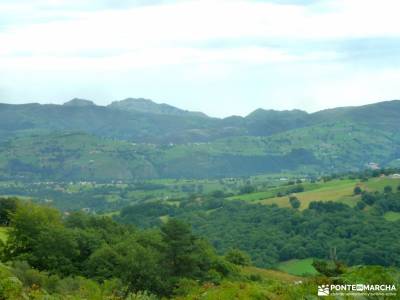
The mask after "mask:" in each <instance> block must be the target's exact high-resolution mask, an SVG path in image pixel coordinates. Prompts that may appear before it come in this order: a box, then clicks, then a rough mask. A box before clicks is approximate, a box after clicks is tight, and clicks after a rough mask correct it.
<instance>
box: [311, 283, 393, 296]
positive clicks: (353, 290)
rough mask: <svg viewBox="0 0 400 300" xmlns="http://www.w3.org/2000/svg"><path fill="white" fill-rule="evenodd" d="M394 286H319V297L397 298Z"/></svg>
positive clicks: (358, 284)
mask: <svg viewBox="0 0 400 300" xmlns="http://www.w3.org/2000/svg"><path fill="white" fill-rule="evenodd" d="M396 292H397V288H396V286H395V285H394V284H360V283H357V284H331V285H329V284H323V285H319V286H318V296H322V297H324V296H346V295H352V296H355V295H356V296H396Z"/></svg>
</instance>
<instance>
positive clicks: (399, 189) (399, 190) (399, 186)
mask: <svg viewBox="0 0 400 300" xmlns="http://www.w3.org/2000/svg"><path fill="white" fill-rule="evenodd" d="M397 191H398V192H400V184H399V185H398V186H397Z"/></svg>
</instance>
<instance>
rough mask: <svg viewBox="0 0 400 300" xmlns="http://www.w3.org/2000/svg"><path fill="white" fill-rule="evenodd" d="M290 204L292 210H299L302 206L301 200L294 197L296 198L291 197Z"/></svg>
mask: <svg viewBox="0 0 400 300" xmlns="http://www.w3.org/2000/svg"><path fill="white" fill-rule="evenodd" d="M289 202H290V205H291V206H292V208H294V209H297V208H299V207H300V205H301V202H300V200H299V199H297V197H294V196H291V197H289Z"/></svg>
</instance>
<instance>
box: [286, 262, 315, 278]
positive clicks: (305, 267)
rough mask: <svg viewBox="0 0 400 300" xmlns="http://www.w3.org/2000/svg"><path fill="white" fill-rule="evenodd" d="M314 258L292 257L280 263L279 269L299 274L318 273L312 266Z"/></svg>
mask: <svg viewBox="0 0 400 300" xmlns="http://www.w3.org/2000/svg"><path fill="white" fill-rule="evenodd" d="M312 263H313V258H305V259H292V260H288V261H285V262H281V263H279V265H278V270H280V271H282V272H285V273H288V274H292V275H297V276H302V275H316V274H318V271H317V270H315V268H314V267H313V266H312Z"/></svg>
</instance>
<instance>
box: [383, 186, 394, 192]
mask: <svg viewBox="0 0 400 300" xmlns="http://www.w3.org/2000/svg"><path fill="white" fill-rule="evenodd" d="M383 191H384V192H385V194H389V193H391V192H392V191H393V188H392V187H391V186H390V185H387V186H385V187H384V188H383Z"/></svg>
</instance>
